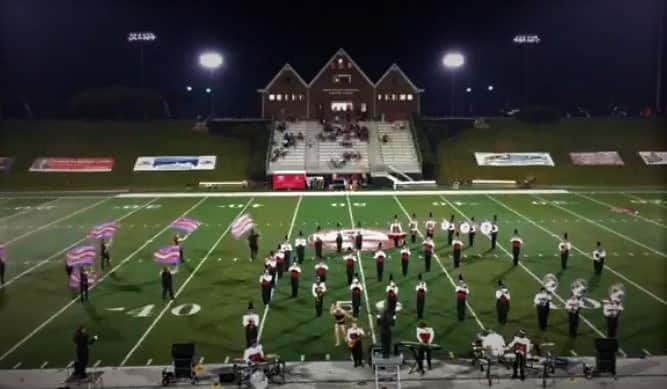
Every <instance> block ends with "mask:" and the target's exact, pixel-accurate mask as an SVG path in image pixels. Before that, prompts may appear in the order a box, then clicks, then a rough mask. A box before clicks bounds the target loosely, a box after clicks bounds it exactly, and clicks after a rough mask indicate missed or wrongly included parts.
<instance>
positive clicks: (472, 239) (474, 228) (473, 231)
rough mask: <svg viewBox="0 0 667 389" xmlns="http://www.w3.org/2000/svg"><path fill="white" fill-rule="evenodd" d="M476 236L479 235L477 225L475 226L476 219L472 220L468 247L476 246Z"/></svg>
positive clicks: (472, 218)
mask: <svg viewBox="0 0 667 389" xmlns="http://www.w3.org/2000/svg"><path fill="white" fill-rule="evenodd" d="M475 234H477V225H476V224H475V217H474V216H473V217H471V218H470V231H468V247H472V246H474V245H475Z"/></svg>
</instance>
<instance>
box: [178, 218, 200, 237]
mask: <svg viewBox="0 0 667 389" xmlns="http://www.w3.org/2000/svg"><path fill="white" fill-rule="evenodd" d="M200 225H201V223H200V222H199V221H198V220H196V219H193V218H191V217H179V218H178V219H176V220H174V222H173V223H171V228H173V229H175V230H180V231H184V232H186V233H188V234H191V233H192V232H193V231H194V230H196V229H197V228H199V226H200Z"/></svg>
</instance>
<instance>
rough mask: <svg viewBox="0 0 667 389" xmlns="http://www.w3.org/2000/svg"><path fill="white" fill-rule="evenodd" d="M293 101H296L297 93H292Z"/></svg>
mask: <svg viewBox="0 0 667 389" xmlns="http://www.w3.org/2000/svg"><path fill="white" fill-rule="evenodd" d="M292 101H296V95H295V94H294V93H292Z"/></svg>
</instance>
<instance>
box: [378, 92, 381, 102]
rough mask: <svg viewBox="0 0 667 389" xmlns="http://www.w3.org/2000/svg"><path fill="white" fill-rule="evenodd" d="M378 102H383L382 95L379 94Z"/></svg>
mask: <svg viewBox="0 0 667 389" xmlns="http://www.w3.org/2000/svg"><path fill="white" fill-rule="evenodd" d="M378 100H380V101H382V94H381V93H378Z"/></svg>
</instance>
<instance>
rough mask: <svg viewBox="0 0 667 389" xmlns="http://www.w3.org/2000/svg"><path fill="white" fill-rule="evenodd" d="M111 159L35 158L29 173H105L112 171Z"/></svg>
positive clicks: (112, 160) (112, 162)
mask: <svg viewBox="0 0 667 389" xmlns="http://www.w3.org/2000/svg"><path fill="white" fill-rule="evenodd" d="M113 164H114V159H113V158H37V159H35V160H34V161H33V162H32V165H31V166H30V169H29V170H30V171H31V172H41V173H106V172H110V171H111V170H112V169H113Z"/></svg>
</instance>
